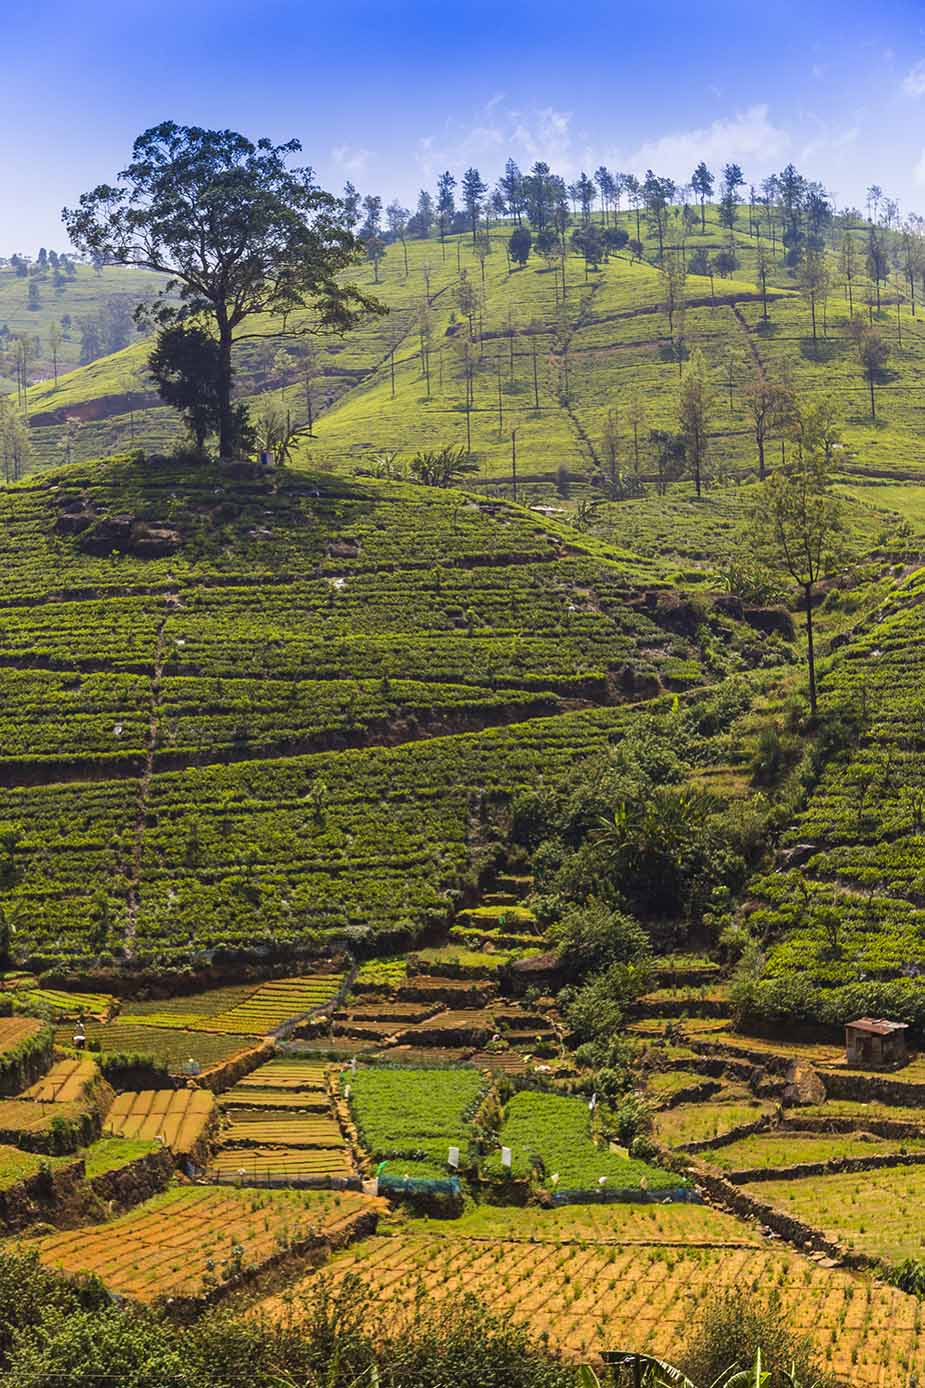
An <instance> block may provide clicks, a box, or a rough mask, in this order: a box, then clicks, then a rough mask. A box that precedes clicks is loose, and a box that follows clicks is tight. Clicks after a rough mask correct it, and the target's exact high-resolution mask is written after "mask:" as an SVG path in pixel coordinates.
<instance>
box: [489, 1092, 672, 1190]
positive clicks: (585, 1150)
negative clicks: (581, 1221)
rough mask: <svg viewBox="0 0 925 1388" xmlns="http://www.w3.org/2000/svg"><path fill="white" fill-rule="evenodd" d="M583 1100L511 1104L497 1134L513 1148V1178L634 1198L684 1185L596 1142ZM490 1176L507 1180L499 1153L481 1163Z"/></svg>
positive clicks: (528, 1099)
mask: <svg viewBox="0 0 925 1388" xmlns="http://www.w3.org/2000/svg"><path fill="white" fill-rule="evenodd" d="M591 1125H592V1115H591V1113H590V1111H589V1107H588V1103H587V1102H586V1100H584V1099H580V1098H571V1097H567V1096H566V1095H563V1094H545V1093H542V1092H538V1091H534V1090H522V1091H521V1092H520V1093H519V1094H515V1095H514V1096H513V1098H512V1099H510V1100H509V1101H508V1103H507V1104H506V1105H505V1108H504V1118H503V1122H502V1124H501V1129H500V1132H499V1134H498V1140H499V1144H500V1145H501V1146H504V1147H510V1149H511V1154H512V1161H511V1167H510V1174H511V1175H512V1176H513V1177H515V1178H516V1177H524V1176H529V1177H533V1178H535V1179H536V1180H537V1181H538V1182H539V1184H540V1185H542V1186H544V1187H545V1188H546V1189H547V1190H550V1191H557V1190H558V1191H599V1192H601V1193H603V1194H606V1193H607V1192H608V1191H626V1192H635V1193H636V1194H637V1195H638V1194H639V1193H640V1191H641V1190H651V1191H659V1190H666V1189H676V1188H677V1187H679V1186H683V1185H684V1184H685V1182H684V1180H683V1179H682V1178H681V1177H679V1176H676V1175H674V1174H673V1173H672V1172H669V1171H662V1170H660V1169H659V1168H658V1167H654V1166H650V1165H649V1164H648V1163H646V1162H642V1161H635V1160H633V1159H632V1158H630V1157H627V1156H621V1155H619V1154H618V1153H616V1152H611V1151H610V1150H609V1149H608V1148H607V1147H606V1146H598V1145H597V1144H596V1143H595V1142H593V1141H592V1137H591ZM482 1168H483V1170H484V1171H485V1173H486V1174H487V1175H491V1176H494V1177H498V1176H502V1175H504V1174H505V1171H506V1169H505V1168H503V1167H502V1165H501V1153H500V1151H494V1152H492V1153H491V1155H490V1156H489V1157H487V1158H486V1159H485V1161H484V1162H483V1163H482Z"/></svg>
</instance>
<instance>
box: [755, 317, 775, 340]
mask: <svg viewBox="0 0 925 1388" xmlns="http://www.w3.org/2000/svg"><path fill="white" fill-rule="evenodd" d="M755 332H756V333H757V334H758V336H759V337H773V336H774V335H775V333H778V332H780V325H779V324H778V323H775V322H774V319H773V318H769V319H768V321H767V322H765V320H764V319H763V318H759V319H758V322H757V323H756V324H755Z"/></svg>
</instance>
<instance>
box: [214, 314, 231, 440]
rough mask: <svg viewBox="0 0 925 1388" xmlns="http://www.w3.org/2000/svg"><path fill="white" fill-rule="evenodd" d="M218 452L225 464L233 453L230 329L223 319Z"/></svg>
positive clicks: (220, 331) (219, 381)
mask: <svg viewBox="0 0 925 1388" xmlns="http://www.w3.org/2000/svg"><path fill="white" fill-rule="evenodd" d="M218 354H219V355H218V452H219V457H220V458H224V459H225V461H226V462H227V461H228V460H229V459H230V458H231V457H232V456H233V453H234V418H233V414H232V409H231V329H230V328H229V327H228V324H227V323H226V322H225V320H224V317H222V318H220V319H219V324H218Z"/></svg>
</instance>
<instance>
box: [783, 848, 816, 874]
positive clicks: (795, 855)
mask: <svg viewBox="0 0 925 1388" xmlns="http://www.w3.org/2000/svg"><path fill="white" fill-rule="evenodd" d="M818 852H819V845H818V844H815V843H795V844H794V845H793V847H792V848H785V849H784V850H783V851H782V853H781V854H780V856H779V858H778V867H780V868H795V867H802V866H803V864H804V863H808V862H809V860H810V858H811V857H812V856H813V854H814V853H818Z"/></svg>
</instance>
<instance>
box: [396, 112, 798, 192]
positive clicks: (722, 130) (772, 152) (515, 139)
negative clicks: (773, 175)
mask: <svg viewBox="0 0 925 1388" xmlns="http://www.w3.org/2000/svg"><path fill="white" fill-rule="evenodd" d="M791 144H792V141H791V139H790V136H789V135H788V133H787V132H786V131H785V130H782V129H781V128H780V127H779V126H776V125H774V123H773V122H772V121H771V119H770V116H769V111H768V107H767V105H765V104H763V103H758V104H755V105H754V106H750V107H748V108H747V109H746V110H744V111H739V112H737V113H736V114H735V115H733V116H725V117H722V118H721V119H718V120H715V121H713V122H712V123H711V124H710V125H705V126H701V127H698V128H694V129H690V130H676V131H672V132H670V133H668V134H666V135H662V136H660V137H659V138H658V139H654V140H647V141H646V142H645V143H643V144H641V145H640V146H639V147H638V148H637V149H635V150H634V151H632V152H631V153H627V151H626V150H625V149H623V150H621V149H618V148H617V147H616V146H615V145H612V144H607V143H606V142H605V141H595V140H592V139H589V138H588V135H587V134H586V133H585V132H579V131H576V130H575V128H574V124H573V116H572V113H571V111H565V110H560V109H558V108H557V107H554V106H544V107H540V108H538V109H533V110H515V109H508V108H504V107H503V106H502V103H501V100H500V99H499V98H498V97H493V98H492V100H491V101H490V102H488V103H487V104H486V105H484V106H482V107H481V108H479V109H478V110H477V111H476V112H475V113H474V115H473V120H472V123H471V124H470V125H465V124H463V123H462V122H459V121H456V120H453V119H451V120H448V121H447V123H446V125H445V127H444V128H443V130H442V132H441V133H439V134H435V133H431V134H428V135H425V136H423V137H422V138H421V139H419V140H418V142H417V147H416V151H415V159H416V163H417V165H418V169H419V171H420V175H421V177H422V178H423V179H425V180H426V181H428V183H432V182H433V180H434V179H435V178H436V177H437V175H438V174H440V173H441V172H442V171H443V170H444V169H451V170H453V172H454V173H456V174H457V175H458V174H459V172H460V171H461V170H462V169H464V168H466V166H467V165H469V164H474V165H475V166H476V167H478V168H480V169H481V171H482V174H483V176H486V177H489V178H491V177H494V176H496V175H497V174H498V173H500V171H501V164H502V163H503V161H504V160H505V159H506V158H508V156H510V157H511V158H513V159H516V160H517V162H518V163H519V164H520V165H521V167H522V168H524V169H526V168H529V166H530V165H531V164H533V163H535V162H536V161H537V160H543V161H544V162H545V163H547V164H549V165H550V167H551V168H552V169H553V170H554V171H555V172H556V173H558V174H561V175H562V176H563V177H564V178H566V179H569V180H571V179H574V178H575V177H576V176H577V175H578V173H579V171H580V170H581V169H585V170H587V171H588V172H590V171H591V170H593V169H595V168H596V167H597V166H598V165H599V164H601V163H604V164H606V165H608V166H609V167H610V168H613V169H625V170H632V171H633V172H634V173H640V174H641V173H644V172H645V170H646V169H648V168H651V169H655V170H656V172H657V173H660V174H667V175H669V176H670V177H672V178H674V179H675V180H676V181H678V182H682V183H683V182H686V181H687V180H688V179H689V178H690V176H691V173H692V171H693V169H694V167H695V166H696V165H697V164H698V163H699V161H700V160H701V159H704V160H706V162H707V164H708V165H710V167H711V168H714V169H715V168H718V167H719V166H720V165H722V164H724V163H727V162H731V161H734V162H736V163H739V164H742V166H743V167H744V168H746V169H747V170H748V169H751V170H754V171H755V173H756V174H757V173H758V171H759V170H760V171H761V172H762V173H766V172H769V171H770V170H771V169H772V168H773V167H775V165H776V164H777V163H778V162H786V159H787V157H788V154H789V150H790V146H791Z"/></svg>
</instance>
